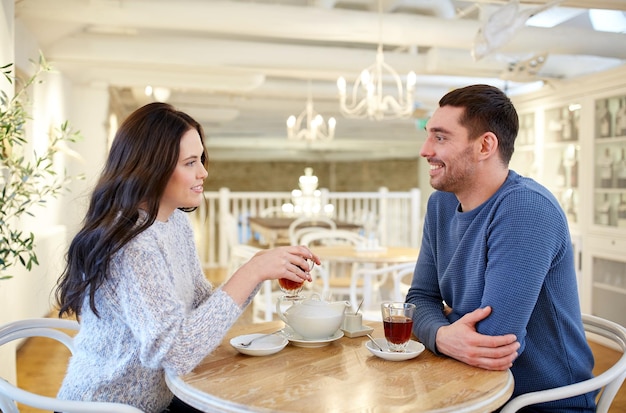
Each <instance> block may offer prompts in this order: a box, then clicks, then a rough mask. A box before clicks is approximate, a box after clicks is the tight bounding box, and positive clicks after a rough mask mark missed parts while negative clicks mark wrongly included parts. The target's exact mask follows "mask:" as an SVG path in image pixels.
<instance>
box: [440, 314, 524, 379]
mask: <svg viewBox="0 0 626 413" xmlns="http://www.w3.org/2000/svg"><path fill="white" fill-rule="evenodd" d="M489 314H491V307H485V308H479V309H477V310H474V311H472V312H471V313H468V314H465V315H464V316H463V317H461V318H460V319H459V320H457V321H456V322H454V323H452V324H450V325H449V326H444V327H441V328H439V330H437V338H436V341H437V350H438V351H439V352H440V353H443V354H446V355H448V356H450V357H452V358H455V359H457V360H459V361H462V362H463V363H466V364H469V365H470V366H476V367H480V368H483V369H487V370H506V369H508V368H510V367H511V366H512V365H513V360H515V359H516V358H517V355H518V354H517V350H518V349H519V347H520V344H519V343H518V342H517V337H515V335H514V334H507V335H504V336H487V335H483V334H480V333H478V332H477V331H476V323H478V322H479V321H481V320H483V319H485V318H487V317H488V316H489Z"/></svg>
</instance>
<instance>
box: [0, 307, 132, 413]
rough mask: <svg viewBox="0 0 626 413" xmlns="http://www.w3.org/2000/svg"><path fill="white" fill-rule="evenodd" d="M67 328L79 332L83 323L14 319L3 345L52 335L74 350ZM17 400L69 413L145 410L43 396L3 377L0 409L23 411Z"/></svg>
mask: <svg viewBox="0 0 626 413" xmlns="http://www.w3.org/2000/svg"><path fill="white" fill-rule="evenodd" d="M63 330H71V331H78V330H79V324H78V323H77V322H76V321H73V320H62V319H58V318H33V319H27V320H20V321H14V322H12V323H8V324H5V325H3V326H1V327H0V346H2V345H4V344H6V343H9V342H11V341H13V340H18V339H21V338H29V337H48V338H51V339H54V340H57V341H59V342H61V343H63V344H64V345H65V346H66V347H67V348H68V349H69V350H70V351H71V352H73V351H74V343H73V337H72V336H71V335H69V334H67V332H65V331H63ZM16 402H17V403H22V404H24V405H27V406H32V407H34V408H37V409H42V410H47V411H56V412H67V413H96V412H99V413H141V410H139V409H137V408H135V407H132V406H129V405H125V404H120V403H105V402H89V401H70V400H60V399H56V398H54V397H46V396H42V395H39V394H35V393H32V392H29V391H26V390H23V389H20V388H19V387H17V386H14V385H13V384H11V383H9V382H8V381H7V380H5V379H3V378H1V377H0V411H2V412H3V413H19V410H18V409H17V405H16Z"/></svg>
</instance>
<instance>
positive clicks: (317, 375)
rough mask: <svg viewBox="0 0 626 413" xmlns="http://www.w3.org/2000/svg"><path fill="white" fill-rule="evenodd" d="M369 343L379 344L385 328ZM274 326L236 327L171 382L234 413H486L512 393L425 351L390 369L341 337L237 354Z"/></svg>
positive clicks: (190, 398)
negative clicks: (246, 341) (243, 341)
mask: <svg viewBox="0 0 626 413" xmlns="http://www.w3.org/2000/svg"><path fill="white" fill-rule="evenodd" d="M366 324H369V325H371V326H372V327H374V332H373V333H372V335H373V336H374V337H382V323H366ZM283 326H284V324H283V323H282V322H280V321H273V322H269V323H262V324H250V325H245V326H235V327H233V329H231V331H230V332H229V334H228V335H227V337H226V338H225V340H224V341H223V342H222V345H220V346H219V347H218V348H217V349H216V350H215V351H214V352H213V353H212V354H211V355H209V356H207V357H206V358H205V359H204V361H203V362H202V363H201V364H200V365H199V366H198V367H197V368H196V369H195V370H194V371H193V372H191V373H189V374H187V375H185V376H182V377H172V376H170V375H167V376H166V377H167V382H168V386H170V388H171V389H172V391H173V392H174V394H176V395H177V396H178V397H179V398H180V399H182V400H184V401H185V402H187V403H189V404H191V405H192V406H195V407H196V408H199V409H202V410H204V411H215V410H219V411H229V412H243V411H247V412H251V411H252V412H269V411H272V412H316V413H317V412H324V411H337V412H347V411H352V412H362V411H381V412H382V411H390V412H394V413H395V412H405V411H406V412H409V411H410V412H486V411H493V410H495V409H497V408H498V407H500V406H501V405H503V404H504V403H505V402H506V401H507V400H508V399H509V397H510V395H511V393H512V391H513V376H512V374H511V373H510V371H508V370H507V371H488V370H483V369H480V368H477V367H471V366H469V365H466V364H464V363H461V362H459V361H456V360H454V359H451V358H447V357H439V356H436V355H434V354H433V353H431V352H430V351H428V350H425V351H424V352H423V353H422V354H420V355H419V356H418V357H416V358H414V359H411V360H407V361H399V362H394V361H387V360H383V359H381V358H378V357H376V356H374V355H372V354H371V353H370V352H369V351H368V350H367V349H366V348H365V342H366V341H367V340H368V339H367V337H357V338H348V337H345V336H344V337H342V338H340V339H338V340H336V341H332V342H331V343H330V344H328V345H326V346H325V347H319V348H305V347H296V346H294V345H293V344H289V345H287V347H285V348H284V349H283V350H282V351H280V352H278V353H276V354H273V355H269V356H263V357H255V356H247V355H242V354H239V353H238V352H237V351H236V350H235V349H234V348H233V347H232V346H231V345H230V344H229V340H230V338H232V337H235V336H238V335H241V334H251V333H265V332H273V331H276V330H278V329H280V328H282V327H283Z"/></svg>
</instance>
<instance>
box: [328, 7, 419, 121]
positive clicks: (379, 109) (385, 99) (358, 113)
mask: <svg viewBox="0 0 626 413" xmlns="http://www.w3.org/2000/svg"><path fill="white" fill-rule="evenodd" d="M378 15H379V36H380V37H381V38H382V6H381V1H380V0H379V2H378ZM386 80H388V81H390V82H391V83H393V84H394V85H395V88H394V92H396V97H394V96H392V95H385V94H384V92H385V91H384V84H383V82H384V81H386ZM416 81H417V75H416V74H415V72H413V71H411V72H409V74H408V75H407V79H406V87H403V85H402V79H401V78H400V76H399V75H398V72H396V71H395V70H394V69H393V68H392V67H391V66H390V65H389V64H387V63H385V58H384V56H383V46H382V39H381V41H379V44H378V50H377V52H376V62H375V63H374V64H373V65H371V66H369V67H367V68H365V69H364V70H363V71H362V72H361V75H360V76H359V78H358V79H357V80H356V82H355V83H354V86H353V87H352V94H351V101H350V103H348V102H347V91H346V80H345V79H344V78H343V77H340V78H339V79H338V80H337V87H338V88H339V107H340V110H341V113H342V114H343V115H344V116H345V117H347V118H369V119H371V120H385V119H402V118H408V117H410V116H411V114H412V113H413V109H414V108H413V92H414V90H415V83H416Z"/></svg>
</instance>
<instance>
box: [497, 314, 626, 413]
mask: <svg viewBox="0 0 626 413" xmlns="http://www.w3.org/2000/svg"><path fill="white" fill-rule="evenodd" d="M583 324H584V326H585V331H586V332H587V333H588V336H589V337H590V339H591V340H593V335H598V336H601V337H604V338H605V339H608V340H610V341H611V342H612V343H614V344H616V345H617V346H618V347H619V348H620V349H621V350H622V356H621V357H620V359H619V360H618V361H617V362H616V363H615V364H613V366H611V367H610V368H609V369H608V370H606V371H605V372H603V373H601V374H598V375H597V376H595V377H593V378H591V379H588V380H585V381H582V382H579V383H575V384H570V385H568V386H563V387H557V388H554V389H548V390H541V391H536V392H532V393H526V394H522V395H519V396H517V397H515V398H513V399H511V400H509V402H508V403H507V404H505V405H504V407H503V408H502V410H501V411H500V412H501V413H513V412H517V411H518V410H520V409H521V408H522V407H525V406H530V405H532V404H537V403H543V402H548V401H552V400H561V399H566V398H569V397H572V396H577V395H581V394H585V393H589V392H590V391H593V390H597V389H601V390H602V391H601V393H600V397H599V399H598V407H597V409H596V412H597V413H607V412H608V410H609V406H610V405H611V403H612V402H613V399H614V398H615V394H617V391H618V390H619V388H620V386H621V385H622V383H623V382H624V379H625V378H626V328H624V327H622V326H621V325H619V324H617V323H614V322H612V321H609V320H605V319H603V318H600V317H596V316H592V315H588V314H583Z"/></svg>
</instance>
